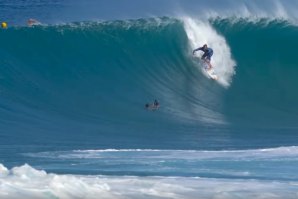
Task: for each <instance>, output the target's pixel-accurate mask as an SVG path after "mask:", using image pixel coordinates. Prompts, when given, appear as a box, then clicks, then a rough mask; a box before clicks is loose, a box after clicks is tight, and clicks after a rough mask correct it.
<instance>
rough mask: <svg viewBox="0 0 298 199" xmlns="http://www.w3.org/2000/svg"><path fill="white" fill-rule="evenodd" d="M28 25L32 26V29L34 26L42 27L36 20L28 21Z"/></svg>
mask: <svg viewBox="0 0 298 199" xmlns="http://www.w3.org/2000/svg"><path fill="white" fill-rule="evenodd" d="M27 25H28V26H30V27H31V26H34V25H40V22H39V21H37V20H36V19H28V21H27Z"/></svg>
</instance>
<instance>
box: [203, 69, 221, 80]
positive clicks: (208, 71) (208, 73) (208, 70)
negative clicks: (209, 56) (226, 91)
mask: <svg viewBox="0 0 298 199" xmlns="http://www.w3.org/2000/svg"><path fill="white" fill-rule="evenodd" d="M204 70H205V71H206V73H207V75H208V76H209V77H210V78H211V79H214V80H217V79H218V77H217V75H216V74H215V72H214V69H213V68H211V69H206V68H204Z"/></svg>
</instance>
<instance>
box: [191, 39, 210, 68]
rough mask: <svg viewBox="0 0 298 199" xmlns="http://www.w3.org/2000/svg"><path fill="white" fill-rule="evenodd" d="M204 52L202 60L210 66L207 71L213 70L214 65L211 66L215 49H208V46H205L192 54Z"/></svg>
mask: <svg viewBox="0 0 298 199" xmlns="http://www.w3.org/2000/svg"><path fill="white" fill-rule="evenodd" d="M199 50H201V51H203V52H204V54H203V55H202V57H201V59H202V60H203V61H204V62H205V63H206V64H207V65H208V68H207V70H210V69H212V65H211V57H212V55H213V49H212V48H208V46H207V44H204V45H203V47H199V48H197V49H194V50H193V52H192V54H195V52H196V51H199Z"/></svg>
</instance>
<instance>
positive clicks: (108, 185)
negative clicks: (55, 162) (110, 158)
mask: <svg viewBox="0 0 298 199" xmlns="http://www.w3.org/2000/svg"><path fill="white" fill-rule="evenodd" d="M0 182H1V188H0V190H1V192H0V196H1V198H7V199H10V198H21V197H24V196H26V197H28V198H73V197H76V198H88V199H89V198H98V195H100V196H101V197H102V198H107V199H108V198H127V197H129V198H148V197H150V198H161V197H170V198H197V196H198V195H199V196H201V197H204V198H214V197H217V198H229V199H230V198H239V195H241V197H256V198H289V199H290V198H296V197H297V195H296V190H297V184H295V183H293V182H276V181H258V180H251V181H243V180H223V179H204V178H189V177H188V178H185V177H134V176H124V177H116V176H115V177H108V176H82V175H57V174H53V173H46V172H45V171H43V170H37V169H34V168H32V167H31V166H29V165H27V164H25V165H23V166H20V167H14V168H12V169H10V170H9V169H7V168H6V167H4V166H3V165H0Z"/></svg>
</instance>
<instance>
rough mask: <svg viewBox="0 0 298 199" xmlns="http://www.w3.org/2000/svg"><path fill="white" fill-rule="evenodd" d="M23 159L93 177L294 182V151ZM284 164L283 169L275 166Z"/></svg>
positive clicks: (51, 154)
mask: <svg viewBox="0 0 298 199" xmlns="http://www.w3.org/2000/svg"><path fill="white" fill-rule="evenodd" d="M23 156H24V157H26V159H27V161H32V163H33V164H34V165H36V166H37V167H41V166H42V168H44V169H46V170H47V171H52V172H55V171H56V168H60V169H62V170H63V168H65V167H67V165H69V164H71V170H70V171H69V172H71V173H83V174H93V175H99V174H101V175H102V174H103V175H135V176H181V177H204V178H219V179H258V180H284V181H294V180H297V176H293V175H292V174H293V173H295V172H296V171H297V168H296V164H297V161H298V147H297V146H292V147H278V148H266V149H250V150H219V151H207V150H157V149H103V150H73V151H47V152H38V153H24V154H23ZM43 162H47V165H44V164H43ZM285 164H286V165H287V166H286V168H287V169H285V168H284V167H282V166H278V165H285ZM229 165H237V166H236V167H230V166H229ZM185 168H189V169H185ZM56 172H57V171H56Z"/></svg>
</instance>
